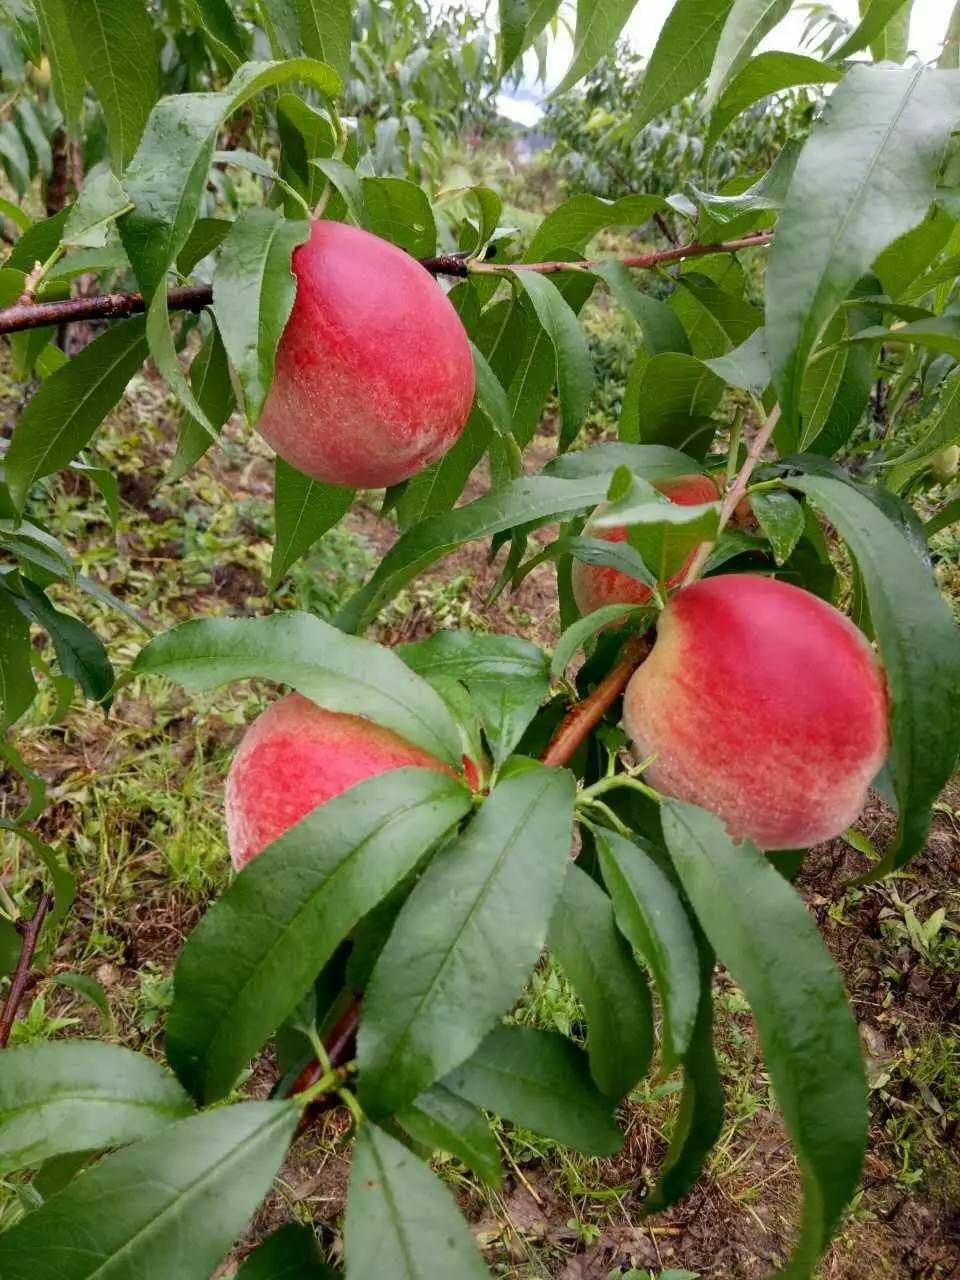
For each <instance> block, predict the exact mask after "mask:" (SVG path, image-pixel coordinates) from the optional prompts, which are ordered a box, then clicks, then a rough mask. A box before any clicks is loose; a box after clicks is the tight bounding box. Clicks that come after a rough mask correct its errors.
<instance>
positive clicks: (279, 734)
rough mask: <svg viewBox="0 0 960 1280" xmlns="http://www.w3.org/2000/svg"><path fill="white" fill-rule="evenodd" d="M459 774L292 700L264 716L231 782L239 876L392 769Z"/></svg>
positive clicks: (376, 732) (361, 725)
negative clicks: (293, 831)
mask: <svg viewBox="0 0 960 1280" xmlns="http://www.w3.org/2000/svg"><path fill="white" fill-rule="evenodd" d="M410 766H414V767H420V768H423V769H439V770H440V772H441V773H449V774H451V775H452V774H453V770H452V769H449V768H448V767H447V766H446V765H445V764H443V763H442V762H441V761H440V760H437V759H436V758H435V757H434V756H431V755H430V754H429V753H428V752H426V751H422V750H421V749H420V748H419V747H416V746H414V745H413V743H411V742H407V741H406V739H405V738H401V737H400V735H399V734H396V733H394V732H393V731H392V730H391V729H385V728H383V727H382V726H381V725H377V724H373V723H372V721H370V720H364V719H363V717H362V716H351V715H343V714H341V713H340V712H336V711H325V710H324V709H323V708H322V707H318V706H317V705H316V703H314V702H311V701H310V699H309V698H304V697H303V696H302V695H301V694H299V693H291V694H289V695H288V696H287V697H285V698H281V700H280V701H279V702H275V703H274V704H273V706H271V707H268V708H267V710H266V711H264V712H263V713H262V715H259V716H258V717H257V719H256V720H254V722H253V724H251V726H250V727H249V729H248V730H247V732H246V733H245V734H244V736H243V740H242V741H241V743H240V746H239V748H238V750H237V754H236V755H235V756H234V758H233V761H232V763H231V765H230V772H229V773H228V775H227V796H226V814H227V838H228V841H229V845H230V857H231V859H232V860H233V865H234V866H235V867H236V869H237V870H238V871H239V870H240V869H241V868H242V867H244V866H245V865H246V864H247V863H248V862H249V861H250V859H251V858H255V857H256V855H257V854H258V853H260V851H261V850H262V849H264V848H266V846H267V845H268V844H272V843H273V841H274V840H277V839H279V837H280V836H282V835H283V833H284V832H285V831H286V830H287V829H288V828H290V827H292V826H293V825H294V824H295V823H297V822H299V821H300V819H301V818H305V817H306V815H307V814H308V813H310V811H311V810H312V809H315V808H316V807H317V806H318V805H321V804H325V803H326V802H327V801H328V800H332V799H333V797H334V796H337V795H339V794H340V793H341V791H346V790H347V788H348V787H353V786H355V785H356V784H357V783H358V782H363V781H364V780H365V779H367V778H373V777H375V776H376V775H377V774H381V773H386V772H387V771H388V770H389V769H403V768H407V767H410Z"/></svg>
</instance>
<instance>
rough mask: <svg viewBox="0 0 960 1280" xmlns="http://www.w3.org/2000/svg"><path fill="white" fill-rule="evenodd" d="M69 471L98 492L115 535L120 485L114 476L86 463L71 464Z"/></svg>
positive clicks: (118, 511)
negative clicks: (83, 478) (86, 481)
mask: <svg viewBox="0 0 960 1280" xmlns="http://www.w3.org/2000/svg"><path fill="white" fill-rule="evenodd" d="M70 470H71V471H72V472H73V473H74V475H78V476H85V477H86V479H87V480H89V481H90V483H91V484H92V485H94V486H95V487H96V488H97V489H99V490H100V496H101V497H102V498H103V502H104V505H105V506H106V508H107V515H108V516H109V517H110V527H111V529H112V530H113V532H114V533H116V532H117V524H118V522H119V520H120V485H119V483H118V481H117V477H116V475H115V474H114V473H113V472H112V471H108V470H107V468H106V467H91V466H88V464H87V463H86V462H73V463H71V464H70Z"/></svg>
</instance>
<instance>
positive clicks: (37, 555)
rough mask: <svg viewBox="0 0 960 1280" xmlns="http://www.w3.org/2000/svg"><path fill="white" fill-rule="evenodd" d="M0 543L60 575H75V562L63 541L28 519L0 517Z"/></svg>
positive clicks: (23, 557)
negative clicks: (18, 519) (14, 519)
mask: <svg viewBox="0 0 960 1280" xmlns="http://www.w3.org/2000/svg"><path fill="white" fill-rule="evenodd" d="M0 545H2V546H3V548H4V550H5V551H8V552H9V553H10V554H11V555H15V556H17V557H19V558H20V559H21V560H26V561H27V562H28V563H30V564H34V565H38V566H39V567H40V568H41V569H45V570H46V571H47V572H48V573H52V574H54V575H55V576H56V577H58V578H66V579H68V580H69V581H72V580H73V578H74V568H73V561H72V560H71V559H70V553H69V552H68V551H67V549H66V547H65V546H64V545H63V543H62V542H59V541H58V540H57V539H56V538H54V537H53V536H52V535H51V534H49V533H47V532H46V530H45V529H41V528H40V527H39V525H35V524H32V523H31V522H30V521H29V520H21V521H20V522H19V523H17V522H16V521H13V520H0Z"/></svg>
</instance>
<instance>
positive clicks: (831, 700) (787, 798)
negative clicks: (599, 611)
mask: <svg viewBox="0 0 960 1280" xmlns="http://www.w3.org/2000/svg"><path fill="white" fill-rule="evenodd" d="M623 718H624V724H625V727H626V729H627V732H628V734H629V735H630V738H631V739H632V741H633V744H634V750H635V752H636V754H637V757H638V759H643V758H646V757H647V756H650V755H654V756H655V757H656V758H655V759H654V761H653V763H652V764H651V765H650V767H649V769H648V770H647V771H646V773H645V775H644V776H645V778H646V779H647V780H648V781H649V782H650V783H651V784H652V785H653V786H654V787H656V788H658V789H659V790H660V791H662V792H664V794H666V795H669V796H673V797H675V798H677V799H680V800H686V801H689V802H691V803H693V804H698V805H701V806H702V807H703V808H705V809H709V810H711V811H712V812H713V813H716V814H717V815H718V816H719V817H720V818H721V819H722V820H723V822H724V823H725V825H726V827H727V830H728V832H729V833H730V835H731V836H732V837H733V838H734V839H741V838H743V837H744V836H746V837H749V839H751V840H753V841H754V843H755V844H757V845H759V846H760V848H762V849H800V848H806V847H808V846H809V845H813V844H818V843H819V842H820V841H822V840H828V839H831V838H832V837H833V836H836V835H839V834H840V832H841V831H843V830H844V829H845V828H846V827H848V826H849V825H850V824H851V823H852V822H853V821H854V820H855V819H856V817H857V815H858V814H859V813H860V811H861V809H862V808H863V805H864V801H865V800H866V795H867V789H868V787H869V786H870V783H871V781H872V780H873V778H874V777H875V776H876V774H877V772H878V771H879V769H880V767H881V765H882V764H883V762H884V759H885V758H886V754H887V697H886V686H885V683H884V679H883V674H882V671H881V669H880V667H879V664H878V663H877V660H876V658H875V657H874V654H873V650H872V649H871V648H870V645H869V644H868V643H867V641H866V639H865V637H864V636H863V635H862V633H861V632H860V631H859V630H858V629H857V628H856V627H855V626H854V625H853V623H852V622H850V621H849V619H848V618H845V617H844V616H843V614H842V613H840V612H838V611H837V610H836V609H834V608H833V607H832V605H829V604H826V603H824V601H822V600H820V599H819V598H818V597H816V596H813V595H811V594H810V593H809V592H807V591H801V590H800V589H799V588H797V587H792V586H789V585H788V584H786V583H783V582H778V581H776V580H775V579H772V578H761V577H754V576H751V575H745V574H730V575H729V576H720V577H716V578H708V579H705V580H703V581H700V582H696V583H694V584H693V585H692V586H689V587H685V588H684V589H683V590H682V591H680V592H678V593H677V595H675V596H674V597H673V598H672V600H671V601H670V603H669V604H668V605H667V607H666V609H665V610H664V611H663V614H662V615H661V617H660V621H659V624H658V627H657V640H656V643H655V645H654V647H653V651H652V653H651V654H650V657H649V658H648V659H647V660H646V662H645V663H644V664H643V666H641V667H640V668H639V669H638V670H637V672H636V673H635V674H634V675H633V677H632V678H631V681H630V684H629V685H628V686H627V691H626V694H625V695H624V708H623Z"/></svg>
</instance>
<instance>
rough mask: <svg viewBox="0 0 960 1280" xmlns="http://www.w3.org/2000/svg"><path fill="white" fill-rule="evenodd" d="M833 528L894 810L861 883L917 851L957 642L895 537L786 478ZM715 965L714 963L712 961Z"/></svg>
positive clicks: (946, 751) (943, 760)
mask: <svg viewBox="0 0 960 1280" xmlns="http://www.w3.org/2000/svg"><path fill="white" fill-rule="evenodd" d="M789 484H790V486H791V488H795V489H799V490H800V491H801V492H802V493H804V494H806V495H807V497H808V498H809V499H810V501H811V502H813V504H814V505H815V506H816V507H817V509H818V510H819V511H821V512H822V513H823V515H825V516H826V518H827V519H828V520H829V521H830V523H831V524H832V525H833V526H834V527H835V528H836V529H837V531H838V532H839V534H840V536H841V537H842V538H843V540H844V542H845V543H846V544H847V546H848V547H849V549H850V553H851V555H852V556H853V558H854V560H855V561H856V564H857V567H858V568H859V570H860V573H861V575H862V577H863V582H864V587H865V589H866V593H867V600H868V603H869V605H870V617H871V619H872V622H873V628H874V632H875V634H876V639H877V645H878V647H879V649H880V656H881V658H882V660H883V666H884V670H885V673H886V679H887V686H888V689H889V692H890V703H891V707H890V737H891V745H890V764H891V767H892V769H893V778H894V789H895V791H896V795H897V803H898V807H899V811H900V814H899V816H900V824H899V831H898V835H897V839H896V841H895V843H894V844H893V846H892V847H891V848H890V849H889V850H888V852H887V854H886V856H885V857H884V858H883V860H882V862H880V863H879V864H878V865H877V866H875V867H873V868H872V869H871V873H870V878H871V879H875V878H877V877H879V876H883V875H885V874H886V873H887V872H888V871H890V870H893V869H894V868H896V867H901V866H903V865H904V863H906V862H907V861H908V860H909V859H910V858H912V857H913V855H914V854H915V853H917V852H918V851H919V850H920V849H922V847H923V842H924V839H925V838H926V834H927V830H928V828H929V825H930V813H931V807H932V805H933V803H934V801H935V800H936V798H937V796H938V795H939V793H940V790H941V788H942V787H943V786H944V784H945V783H946V781H947V779H948V778H949V777H950V774H951V773H952V771H953V769H954V766H955V763H956V759H957V749H958V745H960V738H958V732H960V640H958V637H957V632H956V627H955V625H954V622H953V619H952V617H951V614H950V610H949V608H948V607H947V605H946V603H945V602H944V600H943V599H942V597H941V596H940V593H939V592H938V590H937V586H936V582H935V581H934V579H933V576H932V574H930V573H929V572H926V571H925V570H924V569H923V567H922V566H921V565H920V564H919V563H918V559H917V553H916V551H915V550H914V548H913V547H912V546H911V544H910V543H909V542H908V541H907V539H906V538H905V537H904V535H903V533H902V532H901V531H900V530H899V529H898V528H897V527H896V526H895V525H893V524H891V523H890V521H889V520H888V519H887V517H886V516H885V515H884V514H883V513H882V512H881V511H880V510H879V508H878V507H877V506H876V505H875V504H874V503H873V502H871V501H870V499H869V497H867V496H866V495H865V494H862V493H860V492H858V491H857V490H856V489H855V488H853V487H852V486H850V485H848V484H845V483H844V482H843V481H842V480H835V479H833V478H832V477H829V476H811V475H806V476H801V477H798V478H797V479H791V480H790V481H789ZM721 958H722V957H721Z"/></svg>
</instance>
